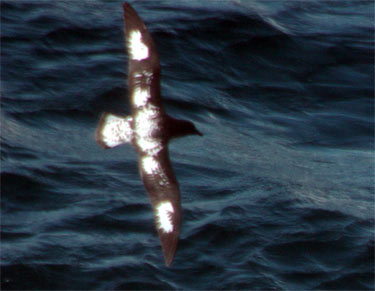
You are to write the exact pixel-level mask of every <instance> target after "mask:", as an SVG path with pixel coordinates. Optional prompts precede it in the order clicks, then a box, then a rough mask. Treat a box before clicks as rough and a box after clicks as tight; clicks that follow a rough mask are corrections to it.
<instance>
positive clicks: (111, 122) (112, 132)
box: [98, 113, 133, 148]
mask: <svg viewBox="0 0 375 291" xmlns="http://www.w3.org/2000/svg"><path fill="white" fill-rule="evenodd" d="M131 121H132V117H130V116H128V117H120V116H116V115H113V114H110V113H106V114H105V115H104V117H103V120H102V123H101V125H100V126H99V132H98V133H99V135H98V137H99V141H100V142H102V143H104V144H105V145H106V146H107V147H110V148H112V147H115V146H118V145H120V144H123V143H127V142H130V141H131V139H132V137H133V130H132V128H131Z"/></svg>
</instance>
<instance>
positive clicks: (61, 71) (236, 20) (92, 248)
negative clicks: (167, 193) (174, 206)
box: [1, 0, 375, 290]
mask: <svg viewBox="0 0 375 291" xmlns="http://www.w3.org/2000/svg"><path fill="white" fill-rule="evenodd" d="M121 3H122V2H121V1H104V0H91V1H37V0H33V1H21V0H19V1H9V0H7V1H4V0H3V1H1V287H2V289H4V290H5V289H79V290H87V289H294V290H301V289H356V290H363V289H365V290H367V289H370V290H371V289H373V288H374V160H375V158H374V98H373V95H374V26H373V24H374V2H373V1H320V0H309V1H279V0H278V1H263V0H254V1H241V0H235V1H178V2H177V1H134V2H133V3H132V4H133V6H134V8H135V9H136V10H137V11H138V13H139V14H140V15H141V17H142V18H143V19H144V20H145V22H146V23H147V25H148V27H149V29H150V31H151V33H152V35H153V37H154V39H155V41H156V43H157V46H158V50H159V53H160V58H161V65H162V74H163V78H162V90H163V91H162V92H163V95H164V102H165V105H166V107H167V110H168V112H169V113H170V114H171V115H172V116H174V117H176V118H182V119H189V120H191V121H193V122H194V123H195V124H196V126H197V128H198V129H199V130H200V131H201V132H202V133H203V134H204V137H203V138H199V137H188V138H184V139H181V140H177V141H174V142H173V143H172V144H171V147H170V152H171V160H172V163H173V167H174V169H175V172H176V176H177V178H178V180H179V182H180V188H181V194H182V204H183V223H182V233H181V240H180V244H179V249H178V251H177V254H176V257H175V261H174V263H173V265H172V268H170V269H168V268H166V267H165V265H164V260H163V256H162V251H161V248H160V242H159V239H158V237H157V234H156V231H155V229H154V221H153V214H152V211H151V206H150V203H149V201H148V197H147V195H146V191H145V190H144V187H143V184H142V182H141V179H140V178H139V175H138V167H137V155H136V153H135V152H134V149H133V148H132V147H131V146H122V147H119V148H116V149H112V150H103V149H102V148H100V147H99V146H98V145H97V144H96V143H95V140H94V131H95V128H96V126H97V123H98V119H99V116H100V114H101V112H102V111H112V112H116V113H124V114H126V113H127V112H128V109H129V107H128V103H127V102H128V101H127V84H126V82H125V80H126V77H127V56H126V54H125V53H124V38H123V31H122V30H123V19H122V7H121Z"/></svg>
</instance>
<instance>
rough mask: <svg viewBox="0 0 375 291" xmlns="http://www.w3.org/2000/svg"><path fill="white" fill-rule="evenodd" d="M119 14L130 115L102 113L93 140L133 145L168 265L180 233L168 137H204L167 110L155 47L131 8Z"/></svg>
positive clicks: (177, 194)
mask: <svg viewBox="0 0 375 291" xmlns="http://www.w3.org/2000/svg"><path fill="white" fill-rule="evenodd" d="M123 10H124V19H125V38H126V42H125V45H126V50H127V53H128V56H129V75H128V92H129V98H130V107H131V115H129V116H118V115H114V114H111V113H104V114H103V115H102V117H101V119H100V122H99V126H98V129H97V130H96V140H97V142H98V143H99V144H100V145H101V146H102V147H104V148H113V147H116V146H119V145H121V144H124V143H131V144H132V145H133V146H134V147H135V149H136V151H137V153H138V156H139V158H138V166H139V172H140V175H141V177H142V181H143V184H144V186H145V188H146V191H147V193H148V196H149V198H150V200H151V204H152V208H153V211H154V217H155V222H156V229H157V232H158V234H159V238H160V241H161V246H162V249H163V253H164V258H165V263H166V265H167V266H168V267H169V266H170V265H171V263H172V261H173V257H174V255H175V252H176V248H177V243H178V239H179V235H180V225H181V201H180V191H179V187H178V182H177V179H176V176H175V174H174V173H173V169H172V166H171V162H170V159H169V154H168V143H169V141H170V140H171V139H172V138H176V137H182V136H185V135H190V134H196V135H202V134H201V133H200V132H199V131H198V130H197V129H196V128H195V126H194V124H193V123H191V122H190V121H186V120H179V119H175V118H173V117H171V116H169V115H168V114H167V113H166V112H165V109H164V107H163V104H162V99H161V95H160V63H159V56H158V53H157V51H156V46H155V43H154V41H153V40H152V37H151V35H150V33H149V32H148V30H147V28H146V25H145V24H144V22H143V21H142V19H141V18H140V17H139V16H138V14H137V12H135V10H134V9H133V8H132V7H131V6H130V4H128V3H124V4H123Z"/></svg>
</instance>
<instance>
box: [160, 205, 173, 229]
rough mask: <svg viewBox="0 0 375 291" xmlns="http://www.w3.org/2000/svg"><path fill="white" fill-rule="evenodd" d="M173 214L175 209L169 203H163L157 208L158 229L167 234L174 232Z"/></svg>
mask: <svg viewBox="0 0 375 291" xmlns="http://www.w3.org/2000/svg"><path fill="white" fill-rule="evenodd" d="M172 213H174V209H173V206H172V203H171V202H169V201H163V202H161V203H159V204H158V205H157V206H156V217H157V222H158V227H159V229H161V230H163V231H164V232H166V233H170V232H172V231H173V222H172Z"/></svg>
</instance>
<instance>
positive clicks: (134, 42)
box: [129, 30, 148, 61]
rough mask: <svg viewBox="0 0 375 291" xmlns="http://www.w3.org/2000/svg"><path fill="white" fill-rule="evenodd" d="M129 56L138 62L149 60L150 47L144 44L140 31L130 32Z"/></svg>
mask: <svg viewBox="0 0 375 291" xmlns="http://www.w3.org/2000/svg"><path fill="white" fill-rule="evenodd" d="M129 54H130V57H131V59H133V60H137V61H141V60H144V59H147V58H148V47H147V46H146V45H145V44H144V43H143V42H142V34H141V32H140V31H139V30H132V31H131V32H130V37H129Z"/></svg>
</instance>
